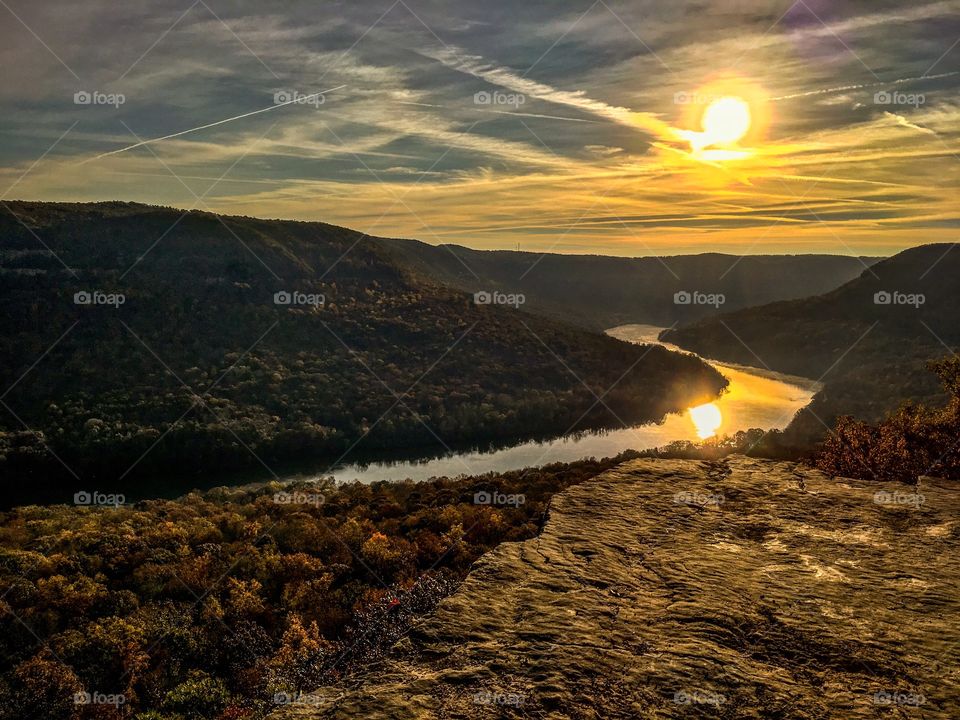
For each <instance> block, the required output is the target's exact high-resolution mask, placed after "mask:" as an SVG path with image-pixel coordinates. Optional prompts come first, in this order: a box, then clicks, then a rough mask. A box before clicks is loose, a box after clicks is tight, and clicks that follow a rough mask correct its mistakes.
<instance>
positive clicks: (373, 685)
mask: <svg viewBox="0 0 960 720" xmlns="http://www.w3.org/2000/svg"><path fill="white" fill-rule="evenodd" d="M958 545H960V488H958V486H957V485H956V484H948V483H945V482H939V481H935V480H928V481H925V482H924V483H922V484H921V485H920V486H919V487H918V488H915V487H906V486H900V487H893V486H889V487H888V486H883V487H880V486H877V485H873V484H868V483H863V482H859V481H845V480H833V479H830V478H828V477H826V476H824V475H822V474H820V473H818V472H816V471H813V470H810V469H807V468H804V467H801V466H798V465H795V464H792V463H783V462H770V461H762V460H755V459H748V458H744V457H732V458H729V459H727V460H726V461H724V462H718V463H701V462H697V461H685V460H669V461H665V460H636V461H631V462H628V463H625V464H623V465H620V466H618V467H617V468H615V469H614V470H611V471H609V472H606V473H603V474H601V475H599V476H597V477H595V478H593V479H591V480H590V481H588V482H586V483H583V484H581V485H578V486H575V487H573V488H570V489H568V490H567V491H565V492H563V493H562V494H560V495H558V496H557V497H556V498H555V499H554V502H553V504H552V507H551V511H550V517H549V520H548V522H547V523H546V525H545V527H544V529H543V532H542V534H541V535H540V536H539V537H537V538H535V539H532V540H529V541H526V542H522V543H510V544H505V545H501V546H500V547H498V548H497V549H496V550H494V551H493V552H491V553H489V554H488V555H486V556H485V557H484V558H482V560H481V561H480V562H478V563H477V564H476V566H475V567H474V569H473V571H472V572H471V574H470V575H469V577H468V578H467V579H466V581H465V582H464V583H463V585H462V586H461V587H460V589H459V590H458V591H457V592H456V593H455V594H453V595H452V596H450V597H448V598H446V599H445V600H444V601H443V602H442V603H441V604H440V605H439V606H438V607H437V609H436V610H435V611H434V612H433V613H432V614H431V615H430V616H429V617H427V618H425V619H424V620H423V621H422V622H421V623H420V624H419V625H418V626H417V627H416V628H415V630H414V632H413V633H411V634H410V635H409V636H408V637H407V638H404V639H403V640H402V641H401V642H400V643H398V644H397V645H396V646H395V647H394V649H393V651H392V653H391V656H390V658H389V659H388V660H387V661H386V662H385V663H383V664H381V665H378V666H375V667H370V668H369V670H368V672H367V673H366V674H365V675H364V676H363V677H361V678H359V679H357V680H355V681H354V682H352V683H351V684H350V685H349V686H343V687H325V688H319V689H318V690H317V691H316V692H315V693H312V694H311V695H309V696H303V697H302V698H300V699H299V703H298V704H293V705H288V706H286V707H284V708H282V709H281V710H279V711H278V713H277V714H276V717H278V718H292V717H318V718H319V717H324V718H368V719H374V718H473V717H478V718H486V717H536V718H673V717H691V716H692V717H723V718H834V717H836V718H877V717H889V718H901V717H917V718H945V719H946V718H957V717H960V670H958V668H960V583H958V578H960V556H958V552H957V551H958Z"/></svg>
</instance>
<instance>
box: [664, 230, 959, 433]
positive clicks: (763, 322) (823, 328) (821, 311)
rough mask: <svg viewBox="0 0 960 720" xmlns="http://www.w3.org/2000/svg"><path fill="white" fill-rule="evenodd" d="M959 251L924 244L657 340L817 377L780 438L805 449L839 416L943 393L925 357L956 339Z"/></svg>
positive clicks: (875, 415) (938, 398) (864, 414)
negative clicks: (804, 294) (806, 293)
mask: <svg viewBox="0 0 960 720" xmlns="http://www.w3.org/2000/svg"><path fill="white" fill-rule="evenodd" d="M958 275H960V253H958V252H956V250H955V246H953V245H924V246H920V247H916V248H911V249H909V250H905V251H903V252H901V253H899V254H897V255H895V256H893V257H891V258H889V259H887V260H884V261H883V262H880V263H877V264H876V265H873V266H872V267H871V268H870V269H869V270H864V272H863V274H862V275H861V276H860V277H859V278H857V279H856V280H854V281H852V282H849V283H847V284H846V285H843V286H842V287H840V288H838V289H836V290H834V291H833V292H829V293H826V294H824V295H819V296H817V297H811V298H806V299H803V300H794V301H789V302H778V303H772V304H769V305H763V306H760V307H756V308H749V309H746V310H741V311H738V312H734V313H728V314H723V315H720V316H717V317H716V318H708V319H705V320H701V321H698V322H696V323H692V324H689V325H686V326H682V327H679V328H677V329H675V330H672V331H669V332H666V333H664V335H663V338H664V339H666V340H669V341H670V342H674V343H676V344H678V345H680V346H681V347H684V348H686V349H689V350H693V351H695V352H697V353H699V354H701V355H703V356H706V357H712V358H719V359H723V360H727V361H732V362H738V363H744V364H747V365H754V366H767V367H769V368H772V369H774V370H779V371H782V372H787V373H792V374H796V375H801V376H804V377H809V378H813V379H819V380H821V381H822V382H823V383H824V384H825V387H824V389H823V390H822V391H821V392H819V393H818V394H817V395H816V396H815V397H814V399H813V402H812V403H811V404H810V406H809V408H807V409H804V410H802V411H801V412H800V413H798V415H797V418H796V419H794V421H793V423H792V424H791V425H790V426H789V427H788V428H787V431H786V433H785V436H784V441H785V442H787V443H788V444H793V445H796V446H798V447H810V446H811V445H812V444H813V443H815V442H818V441H820V440H822V439H823V438H824V436H825V435H826V434H827V431H828V429H829V428H830V427H832V426H833V424H834V423H835V422H836V420H837V418H839V417H840V416H842V415H850V416H852V417H855V418H858V419H861V420H864V421H867V422H876V421H878V420H880V419H881V418H882V417H884V415H885V414H886V413H888V412H890V411H892V410H894V409H896V408H897V407H898V406H899V405H900V404H901V403H903V402H905V401H913V402H919V403H926V404H929V405H932V406H937V405H942V404H943V402H944V401H945V399H946V395H945V394H944V392H943V390H942V388H941V387H940V386H939V385H938V383H937V380H936V377H935V376H934V375H933V374H931V373H929V372H927V371H926V365H927V363H928V362H929V361H931V360H935V359H938V358H941V357H944V356H946V355H949V354H951V353H952V352H953V351H952V349H951V348H953V347H956V346H957V345H958V344H960V328H958V327H957V324H956V322H955V321H954V315H955V313H956V309H957V307H960V283H958V282H957V277H958Z"/></svg>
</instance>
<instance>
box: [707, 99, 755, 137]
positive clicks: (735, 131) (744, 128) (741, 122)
mask: <svg viewBox="0 0 960 720" xmlns="http://www.w3.org/2000/svg"><path fill="white" fill-rule="evenodd" d="M750 121H751V117H750V105H749V104H747V102H746V101H745V100H743V99H742V98H739V97H734V96H727V97H722V98H718V99H717V100H714V101H713V102H712V103H710V104H709V105H708V106H707V109H706V110H704V111H703V117H702V118H700V125H701V126H702V127H703V134H704V137H703V140H704V141H705V142H704V145H705V146H709V145H731V144H733V143H735V142H737V140H739V139H740V138H742V137H743V136H744V135H746V134H747V132H748V131H749V130H750Z"/></svg>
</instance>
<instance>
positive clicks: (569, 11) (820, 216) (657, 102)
mask: <svg viewBox="0 0 960 720" xmlns="http://www.w3.org/2000/svg"><path fill="white" fill-rule="evenodd" d="M0 17H3V22H2V23H0V62H2V65H3V67H4V69H5V73H4V74H5V79H4V82H3V83H2V84H0V98H2V103H3V108H4V112H3V114H2V117H0V128H2V129H0V133H2V137H3V142H2V144H0V191H3V192H2V194H0V198H2V199H3V200H13V199H26V200H56V201H96V200H129V201H137V202H144V203H150V204H159V205H172V206H176V207H180V208H198V209H201V210H209V211H212V212H220V213H228V214H236V215H253V216H258V217H270V218H290V219H300V220H322V221H324V222H328V223H334V224H337V225H345V226H348V227H351V228H354V229H357V230H360V231H363V232H366V233H368V234H370V235H378V236H387V237H410V238H417V239H420V240H423V241H425V242H429V243H434V244H438V243H457V244H461V245H467V246H470V247H474V248H481V249H489V248H506V249H516V248H517V247H519V248H520V249H522V250H531V251H538V252H545V251H550V252H566V253H600V254H609V255H627V256H640V255H671V254H681V253H683V254H686V253H696V252H731V253H814V252H816V253H835V254H843V255H888V254H892V253H894V252H897V251H898V250H900V249H903V248H905V247H909V246H913V245H918V244H922V243H928V242H955V241H957V239H958V236H960V203H958V198H960V193H958V189H960V123H958V120H960V95H958V89H960V45H958V43H960V0H952V1H949V2H923V1H922V0H919V1H916V0H915V1H914V2H883V1H877V0H870V1H865V0H850V1H845V2H834V1H833V0H798V1H797V2H795V3H792V4H791V3H790V2H789V1H788V0H777V1H773V0H715V1H714V2H702V1H697V2H687V1H684V0H670V1H669V2H668V1H661V2H652V1H649V0H632V1H630V2H615V1H614V0H596V1H595V2H592V1H591V0H584V1H583V2H566V1H563V0H529V1H528V2H518V1H517V0H509V1H507V0H484V2H482V3H478V2H464V1H463V0H443V1H440V0H436V1H434V0H384V1H382V2H375V1H373V0H353V1H352V2H336V1H333V2H322V1H317V0H313V1H310V2H298V1H296V0H288V1H285V2H273V3H262V2H246V1H245V0H239V1H233V2H224V0H196V1H195V2H192V4H191V0H179V1H176V2H175V1H173V0H152V1H151V2H137V1H130V2H116V0H89V1H85V2H64V1H62V0H47V1H45V2H43V3H37V2H34V1H32V0H29V1H28V0H0ZM718 102H719V103H720V104H719V105H717V103H718ZM711 108H712V110H711ZM745 117H746V118H747V120H746V121H744V118H745ZM4 189H5V191H4ZM8 209H9V208H8Z"/></svg>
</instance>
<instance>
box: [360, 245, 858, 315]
mask: <svg viewBox="0 0 960 720" xmlns="http://www.w3.org/2000/svg"><path fill="white" fill-rule="evenodd" d="M378 242H379V243H380V244H382V245H383V246H384V247H385V248H387V249H388V250H389V251H390V253H391V255H392V256H393V257H395V258H397V262H398V263H400V264H402V265H404V266H406V267H408V268H410V269H411V270H412V271H413V272H415V273H417V274H418V275H420V276H422V277H427V278H432V279H436V280H440V281H441V282H443V283H445V284H447V285H450V286H452V287H458V288H462V289H464V290H466V291H468V292H474V291H476V290H482V289H490V288H499V289H501V290H503V291H504V292H513V293H523V294H525V295H526V297H527V302H526V304H525V306H524V307H525V309H527V310H529V311H531V312H536V313H539V314H542V315H546V316H548V317H553V318H559V319H562V320H563V321H565V322H573V323H576V324H578V325H582V326H584V327H587V328H593V329H597V330H606V329H607V328H610V327H614V326H616V325H625V324H628V323H644V324H649V325H659V326H661V327H668V326H671V325H673V324H674V323H677V322H691V321H693V320H696V319H698V318H703V317H710V316H714V315H716V314H717V313H718V312H719V311H731V310H737V309H740V308H745V307H750V306H753V305H763V304H765V303H769V302H774V301H776V300H790V299H794V298H802V297H807V296H810V295H817V294H820V293H824V292H828V291H830V290H833V289H835V288H837V287H839V286H840V285H842V284H843V283H845V282H848V281H850V280H853V279H854V278H856V277H857V276H858V275H859V274H860V273H861V272H862V271H863V269H864V267H865V266H868V265H870V264H872V263H874V262H876V260H877V258H870V257H864V258H856V257H848V256H845V255H755V256H735V255H725V254H722V253H704V254H700V255H676V256H671V257H637V258H625V257H607V256H601V255H559V254H549V253H548V254H542V253H535V252H513V251H508V250H486V251H485V250H473V249H471V248H465V247H461V246H459V245H442V246H435V245H428V244H426V243H422V242H417V241H412V240H388V239H381V240H379V241H378ZM684 291H685V292H687V293H693V292H699V293H704V294H714V295H720V296H722V297H723V302H722V304H720V305H719V307H718V306H716V305H711V304H701V303H694V302H691V303H687V304H684V303H677V302H676V301H675V295H676V293H678V292H684Z"/></svg>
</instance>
